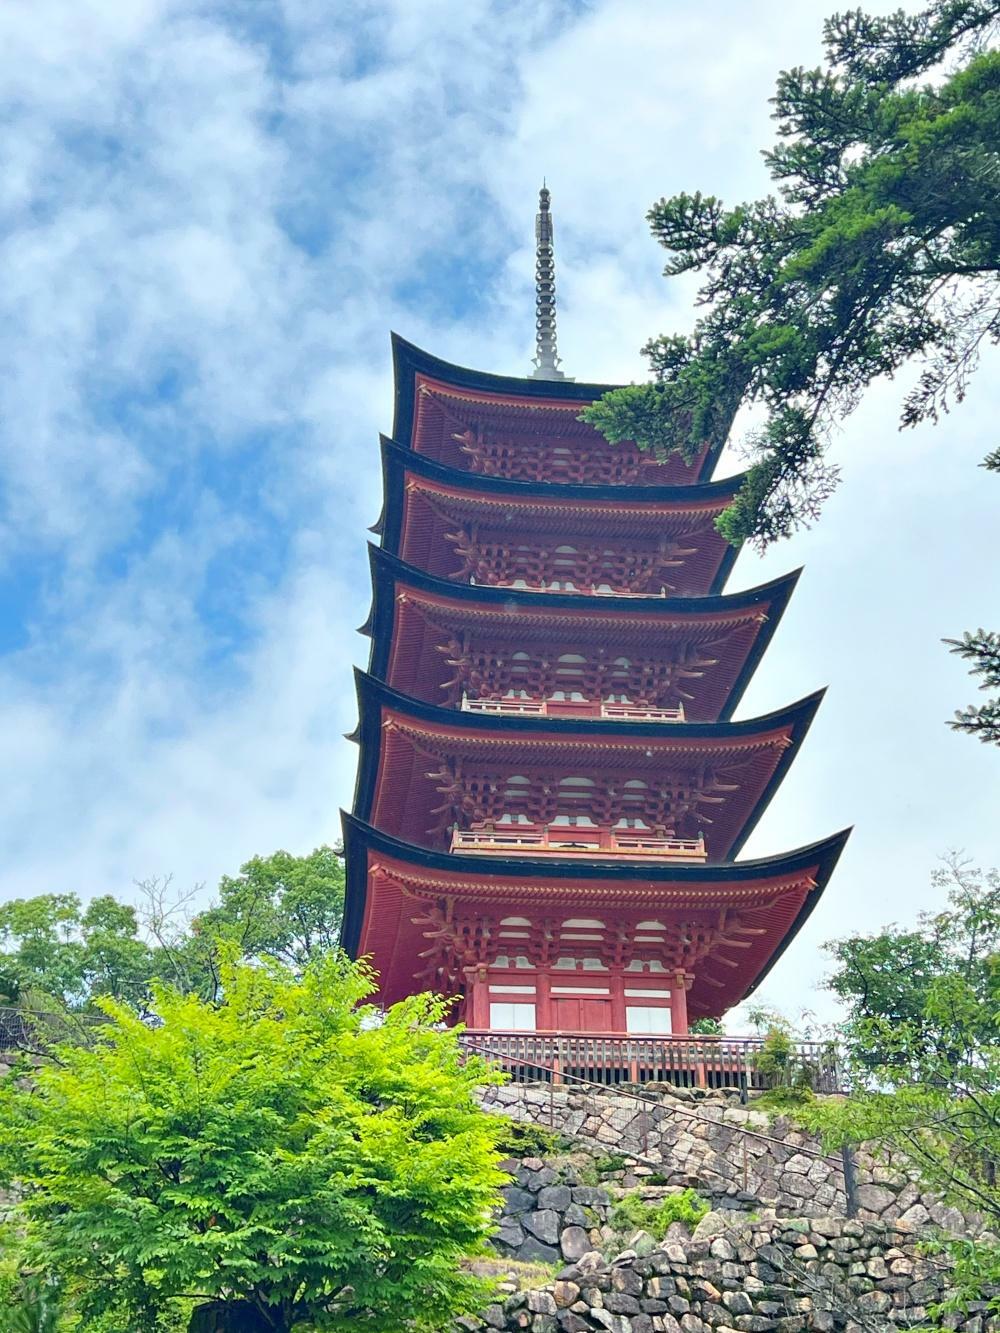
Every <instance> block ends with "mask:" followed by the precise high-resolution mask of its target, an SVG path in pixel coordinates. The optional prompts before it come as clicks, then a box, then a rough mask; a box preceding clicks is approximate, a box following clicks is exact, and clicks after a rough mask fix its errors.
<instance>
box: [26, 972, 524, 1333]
mask: <svg viewBox="0 0 1000 1333" xmlns="http://www.w3.org/2000/svg"><path fill="white" fill-rule="evenodd" d="M222 983H223V984H222V993H223V995H224V997H225V998H224V1002H223V1003H221V1004H218V1005H211V1004H208V1003H206V1002H205V1001H203V1000H201V999H199V998H198V997H196V996H191V995H188V996H184V995H181V994H180V993H179V992H177V991H176V990H173V989H171V988H167V987H162V986H156V987H155V988H154V995H155V1018H156V1021H155V1023H144V1022H142V1021H140V1020H139V1019H138V1018H137V1017H136V1016H135V1015H134V1014H133V1013H132V1012H131V1011H130V1010H129V1009H128V1008H126V1007H125V1006H124V1005H121V1004H117V1003H115V1002H113V1001H102V1002H101V1006H102V1008H103V1009H104V1010H105V1012H106V1014H107V1016H108V1023H107V1024H106V1026H104V1027H103V1028H102V1030H101V1032H100V1035H99V1039H98V1041H97V1043H96V1044H95V1045H94V1046H92V1047H90V1048H81V1047H75V1046H68V1045H67V1046H64V1047H61V1048H58V1049H57V1051H56V1055H57V1057H58V1063H53V1064H50V1065H47V1066H46V1067H44V1068H42V1069H40V1070H39V1071H38V1073H37V1075H36V1078H35V1080H34V1086H33V1087H32V1088H30V1089H27V1088H25V1087H24V1086H18V1083H17V1081H16V1080H13V1079H8V1080H7V1082H6V1085H5V1086H4V1088H3V1091H2V1100H0V1167H2V1176H3V1179H4V1180H5V1181H7V1182H14V1181H17V1182H18V1184H19V1188H20V1191H21V1192H20V1194H19V1196H18V1202H17V1204H16V1222H17V1224H18V1225H19V1226H21V1227H23V1229H24V1233H25V1242H24V1244H25V1251H26V1255H27V1256H28V1259H29V1261H30V1266H31V1268H32V1269H33V1270H34V1271H36V1272H38V1273H41V1274H49V1273H51V1274H52V1275H53V1276H54V1277H55V1278H57V1279H58V1280H59V1282H60V1284H61V1286H62V1287H63V1289H65V1290H72V1291H73V1292H74V1293H76V1294H77V1296H78V1300H79V1309H80V1313H81V1315H82V1317H83V1320H84V1326H85V1327H89V1326H90V1325H89V1324H87V1323H86V1321H87V1320H88V1319H102V1318H103V1319H105V1320H108V1321H109V1322H108V1324H107V1327H108V1328H115V1329H117V1328H119V1327H120V1328H121V1329H123V1330H124V1329H135V1328H143V1329H150V1330H153V1329H155V1328H157V1327H159V1325H158V1323H157V1320H158V1319H167V1318H171V1319H173V1318H176V1314H177V1308H178V1303H179V1302H180V1303H183V1302H186V1303H187V1306H191V1305H195V1306H201V1307H202V1308H201V1309H200V1310H198V1309H196V1311H195V1313H194V1314H193V1316H192V1324H191V1327H192V1329H195V1328H205V1327H218V1328H232V1329H235V1328H237V1327H245V1328H253V1327H259V1328H262V1329H267V1330H270V1331H271V1333H287V1331H288V1330H293V1329H300V1328H310V1329H311V1328H316V1329H319V1328H329V1329H338V1328H346V1327H348V1326H349V1325H351V1324H352V1323H354V1322H355V1321H357V1320H363V1321H364V1324H365V1327H367V1328H370V1329H371V1330H372V1331H373V1333H378V1330H389V1329H398V1328H399V1327H401V1326H402V1325H404V1324H405V1325H406V1326H407V1327H411V1328H413V1329H414V1330H421V1329H428V1330H429V1329H439V1328H444V1327H445V1326H446V1325H447V1324H448V1322H449V1321H450V1319H452V1318H453V1317H454V1316H455V1315H456V1314H458V1313H461V1312H463V1311H465V1310H467V1309H469V1308H471V1307H472V1306H473V1305H474V1304H475V1302H476V1301H477V1300H479V1299H481V1298H482V1296H483V1289H482V1284H481V1282H480V1281H479V1280H477V1279H475V1278H473V1277H471V1276H470V1275H469V1274H468V1273H467V1272H466V1271H465V1270H464V1269H463V1267H462V1264H461V1260H462V1258H463V1257H464V1256H466V1255H469V1254H473V1253H475V1252H476V1251H477V1250H479V1249H480V1247H481V1246H482V1244H483V1243H484V1240H485V1238H486V1236H487V1235H488V1232H489V1229H490V1209H491V1207H492V1206H493V1205H494V1204H495V1203H496V1202H497V1190H498V1187H499V1186H500V1185H501V1184H502V1183H503V1182H504V1181H505V1179H506V1177H505V1176H504V1175H503V1174H502V1173H501V1172H500V1171H499V1169H498V1166H497V1162H498V1153H497V1151H496V1148H495V1142H496V1139H497V1136H498V1134H499V1133H500V1132H501V1130H502V1128H503V1125H502V1122H500V1121H499V1120H497V1119H494V1118H493V1117H490V1116H488V1115H487V1114H486V1113H484V1112H482V1111H481V1110H480V1109H479V1108H478V1107H477V1105H476V1104H475V1101H474V1096H473V1094H474V1090H475V1087H476V1085H477V1084H478V1083H481V1082H483V1081H489V1079H490V1077H491V1076H490V1075H489V1072H488V1071H487V1069H486V1068H485V1066H483V1065H482V1064H481V1062H479V1061H477V1060H475V1059H466V1058H465V1057H464V1056H463V1053H462V1051H461V1049H460V1047H459V1045H458V1041H457V1039H456V1034H455V1032H454V1031H453V1030H449V1029H447V1028H444V1027H443V1023H442V1020H443V1019H444V1018H445V1016H446V1013H447V1009H448V1002H447V1001H445V1000H442V999H440V998H438V997H433V996H426V995H425V996H417V997H414V998H411V999H408V1000H406V1001H404V1002H402V1003H401V1004H398V1005H395V1006H393V1007H392V1008H391V1009H390V1010H389V1011H388V1012H387V1013H386V1014H385V1016H384V1019H381V1021H380V1019H379V1016H378V1015H377V1014H376V1011H375V1010H373V1009H372V1008H371V1007H370V1006H366V1005H364V1004H362V1003H361V1002H362V1001H363V1000H364V999H365V997H366V996H367V995H369V994H370V993H371V992H372V990H373V982H372V978H371V975H370V973H369V972H368V971H367V970H366V969H365V968H364V967H363V966H361V965H358V964H351V963H348V962H347V961H346V960H344V959H343V958H342V957H341V956H339V955H337V954H334V953H327V954H325V955H323V956H321V957H319V958H317V959H315V960H313V961H312V962H310V963H309V964H308V965H307V966H306V967H305V969H304V970H303V972H302V975H301V976H296V974H295V973H293V971H292V970H291V969H289V968H288V967H286V966H283V965H282V964H280V963H278V962H276V961H267V960H264V961H261V962H257V963H254V964H250V963H246V962H227V963H225V964H224V965H223V969H222ZM206 1319H208V1320H209V1322H207V1323H206ZM116 1320H117V1321H118V1322H117V1323H116V1322H115V1321H116Z"/></svg>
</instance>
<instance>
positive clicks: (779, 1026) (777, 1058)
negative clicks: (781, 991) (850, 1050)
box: [751, 1022, 817, 1092]
mask: <svg viewBox="0 0 1000 1333" xmlns="http://www.w3.org/2000/svg"><path fill="white" fill-rule="evenodd" d="M751 1062H752V1064H753V1067H754V1069H755V1070H756V1071H757V1073H758V1074H761V1075H763V1077H764V1078H765V1079H766V1080H767V1085H768V1090H769V1091H774V1090H776V1089H778V1088H785V1089H795V1090H798V1091H806V1092H808V1091H811V1089H812V1086H813V1083H814V1082H815V1080H816V1072H817V1071H816V1066H815V1065H813V1064H810V1062H809V1061H808V1060H804V1059H803V1058H802V1056H801V1055H800V1054H799V1052H798V1051H797V1050H796V1048H795V1040H794V1038H793V1037H792V1034H791V1032H790V1031H789V1030H788V1028H787V1027H786V1026H785V1025H784V1024H783V1023H780V1022H776V1023H774V1024H773V1025H772V1026H771V1027H769V1028H768V1030H767V1033H766V1035H765V1037H764V1041H763V1044H762V1045H761V1048H760V1050H759V1051H755V1052H754V1054H753V1055H752V1056H751Z"/></svg>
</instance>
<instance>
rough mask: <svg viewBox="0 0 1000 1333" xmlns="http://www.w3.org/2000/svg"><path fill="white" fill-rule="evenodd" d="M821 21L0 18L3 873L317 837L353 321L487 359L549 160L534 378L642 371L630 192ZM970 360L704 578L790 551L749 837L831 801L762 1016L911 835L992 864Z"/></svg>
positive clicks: (466, 14)
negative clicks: (820, 853) (972, 702)
mask: <svg viewBox="0 0 1000 1333" xmlns="http://www.w3.org/2000/svg"><path fill="white" fill-rule="evenodd" d="M875 7H880V8H883V9H886V8H891V7H895V6H894V5H891V6H889V5H882V6H875ZM827 8H828V5H827V3H822V4H819V3H814V2H813V0H808V3H802V4H800V5H797V6H794V7H789V6H787V5H786V4H783V3H777V2H773V0H757V3H755V4H754V5H752V6H748V5H746V4H743V3H736V2H735V0H716V3H714V4H713V5H711V6H692V5H690V4H683V3H680V2H679V0H665V2H664V3H662V4H660V5H659V6H650V5H649V4H648V3H638V2H634V0H606V2H604V3H601V2H599V0H595V2H594V3H586V4H584V3H577V4H572V3H556V2H554V0H550V2H549V3H546V0H534V2H532V3H528V2H527V0H524V2H522V0H496V2H495V3H485V2H481V3H480V2H477V0H463V2H462V3H458V0H370V2H369V0H359V2H353V0H348V2H347V3H344V4H340V5H336V6H331V5H329V4H326V3H322V2H321V0H252V3H249V4H225V3H218V2H214V0H202V2H201V3H198V2H197V0H188V2H186V0H130V3H128V4H127V5H126V4H122V3H121V0H32V2H31V3H28V2H27V0H9V2H8V3H7V4H6V5H4V6H3V7H2V8H0V52H2V54H0V67H2V69H0V89H2V115H3V119H4V122H5V134H4V145H5V164H4V170H3V171H2V172H0V247H2V264H3V272H4V282H3V284H2V289H0V303H2V304H3V307H4V310H3V316H4V317H3V320H2V323H0V357H2V360H3V367H2V373H0V441H2V448H3V452H4V464H3V471H2V488H0V580H2V582H0V586H2V590H3V599H4V600H3V606H4V614H3V617H2V622H0V654H2V655H0V709H2V711H3V717H2V719H0V721H2V726H0V753H2V762H3V767H4V771H5V772H6V774H7V776H8V782H7V797H6V799H5V801H4V802H3V808H2V811H0V843H2V846H3V848H4V855H3V857H2V866H0V876H2V879H0V894H2V895H3V896H5V897H9V896H15V895H23V894H29V893H35V892H43V891H50V890H52V891H54V890H73V891H76V892H79V893H80V894H82V895H84V896H87V895H89V894H92V893H97V892H108V891H110V892H114V893H117V894H120V895H126V896H127V895H129V894H130V893H132V892H133V881H134V880H136V879H139V878H144V877H147V876H150V875H156V874H160V875H162V874H167V873H172V874H173V876H174V882H175V883H176V884H177V885H178V886H179V887H183V888H187V887H189V886H192V885H194V884H198V883H205V884H207V885H209V886H211V885H212V884H213V883H214V882H215V881H216V880H217V879H218V877H219V875H220V874H222V873H224V872H232V871H234V870H235V869H236V868H237V867H238V866H239V864H240V863H241V862H242V861H243V860H245V859H246V858H247V857H248V856H250V855H252V854H254V853H256V852H262V853H266V852H269V851H271V850H273V849H275V848H277V847H286V848H288V849H290V850H293V851H306V850H308V849H310V848H311V847H312V846H314V845H316V844H317V843H320V842H323V841H332V840H333V839H334V838H335V837H336V836H337V832H338V815H337V811H338V808H339V806H340V805H342V804H348V803H349V801H350V794H351V787H352V781H353V769H354V763H355V754H354V750H353V747H351V746H350V745H349V744H348V743H347V742H345V741H344V740H343V739H342V734H343V733H344V732H345V731H348V730H350V729H351V726H352V724H353V718H354V702H353V698H352V689H351V677H350V666H351V663H352V662H354V661H360V660H362V659H363V656H364V650H365V644H364V641H363V640H362V639H361V638H360V637H359V636H357V635H356V634H355V633H354V627H355V626H357V625H358V624H360V623H361V622H362V621H363V620H364V618H365V614H366V610H367V600H368V599H367V559H366V554H365V542H366V539H367V534H366V528H367V526H368V524H370V523H371V522H372V521H373V520H374V518H375V517H376V515H377V513H378V509H379V485H380V478H379V473H378V466H377V433H378V431H379V430H388V429H389V428H390V426H391V417H392V393H391V379H390V365H389V330H390V328H395V329H397V330H398V331H399V332H400V333H401V334H403V335H404V336H405V337H407V338H409V339H411V340H412V341H414V342H417V343H418V344H420V345H422V346H424V347H426V348H427V349H428V350H430V351H433V352H435V353H437V354H438V355H440V356H444V357H446V358H449V359H452V360H455V361H458V362H461V363H464V364H471V365H475V366H477V367H480V368H482V369H488V370H496V371H500V372H504V373H509V374H518V373H524V372H526V371H527V369H528V366H529V360H530V356H531V350H532V349H531V336H532V327H533V310H532V287H531V283H532V231H533V219H534V210H535V199H536V192H537V188H538V185H539V183H540V180H541V177H542V175H543V174H544V175H546V176H547V177H548V181H549V185H550V187H551V189H552V191H553V201H554V208H555V217H556V240H557V262H558V273H557V278H558V287H559V301H560V313H559V320H560V349H561V352H562V355H563V357H564V361H565V365H566V369H567V370H568V372H569V373H570V374H574V375H576V376H578V377H579V378H581V379H596V380H624V381H627V380H629V379H636V378H640V377H641V376H642V375H643V374H644V366H643V362H642V359H641V357H640V356H639V353H638V348H639V347H640V345H641V344H642V342H643V341H644V340H645V339H646V338H647V337H648V336H649V335H651V334H652V333H654V332H658V331H667V330H674V329H683V328H684V327H686V325H687V324H688V322H689V320H690V317H691V307H690V300H691V294H692V293H691V287H690V286H689V285H686V284H685V283H673V284H671V285H668V284H666V283H665V282H664V281H663V280H662V278H661V277H660V269H661V266H662V260H661V256H660V253H659V252H658V250H657V248H656V246H655V245H654V244H653V242H652V241H651V240H650V239H649V237H648V234H647V231H646V226H645V223H644V220H643V218H644V213H645V210H646V209H647V208H648V206H649V205H650V203H651V202H653V200H654V199H656V198H658V197H659V196H660V195H662V194H669V193H671V192H673V191H675V190H679V189H683V188H687V189H694V188H700V189H703V190H705V191H711V192H714V193H718V194H721V195H722V196H723V197H725V198H727V199H735V198H738V197H741V196H744V197H745V196H751V195H756V194H759V193H761V192H762V191H763V190H764V189H766V184H767V182H766V177H765V174H764V171H763V167H762V164H761V161H760V157H759V149H760V148H762V147H764V146H765V145H766V144H767V143H768V142H769V141H770V137H771V128H770V124H769V121H768V116H767V112H768V108H767V104H766V99H767V97H768V96H769V95H770V93H771V91H772V89H773V81H774V75H775V73H776V71H777V69H778V68H779V67H781V66H786V65H790V64H795V63H809V62H812V61H814V60H816V58H817V57H818V54H819V34H820V22H821V19H822V16H823V15H824V13H825V12H826V10H827ZM995 369H996V364H995V360H994V362H993V364H992V366H990V365H987V366H986V368H985V369H984V372H983V374H982V375H981V376H980V378H979V381H978V382H977V383H976V385H975V387H974V389H973V391H972V393H971V394H970V397H969V399H968V401H967V402H966V403H965V404H963V405H962V407H961V408H960V409H959V410H958V411H957V412H956V413H955V414H954V415H953V416H952V417H951V418H949V419H947V420H946V421H945V422H944V424H943V425H941V426H939V427H938V428H937V429H936V430H931V429H929V428H928V429H926V430H921V431H919V432H916V433H913V432H911V433H908V434H906V435H899V434H898V433H897V431H896V428H895V409H896V405H897V403H898V401H899V398H900V397H901V394H902V392H903V389H904V387H905V386H904V385H902V384H896V385H889V386H885V387H883V388H879V389H878V390H876V391H875V392H873V393H872V394H871V395H870V396H869V398H868V399H867V400H866V401H865V403H864V405H863V406H862V408H861V410H860V411H859V412H858V413H857V414H856V416H855V417H854V418H853V419H852V421H851V422H850V423H849V425H848V426H847V427H846V428H845V430H844V431H843V433H842V436H841V437H840V438H839V439H838V441H837V450H838V454H839V459H840V462H841V463H842V464H843V467H844V484H843V486H842V488H841V490H840V491H839V492H838V494H837V496H836V497H835V498H834V500H833V501H832V502H831V504H830V505H829V507H828V511H827V514H826V516H825V518H824V520H823V521H822V522H821V524H820V525H819V526H818V527H817V528H816V529H815V530H814V531H813V532H811V533H807V534H804V535H802V536H800V537H798V538H796V539H795V540H794V541H793V542H790V543H785V544H784V545H783V546H781V547H780V548H776V549H775V550H773V551H771V552H769V553H768V555H767V557H766V558H765V559H760V558H759V557H757V556H756V555H754V554H752V553H750V552H746V553H744V554H743V555H742V556H741V558H740V561H739V563H738V565H737V570H736V573H735V575H734V577H733V579H732V581H731V584H730V586H731V587H733V588H737V587H744V586H747V585H749V584H752V583H756V582H760V581H761V580H763V579H765V578H769V577H772V576H774V575H776V574H778V573H780V572H782V571H783V570H786V569H788V568H789V567H791V566H794V565H798V564H801V563H804V564H805V565H806V573H805V576H804V578H803V579H802V581H801V583H800V585H799V588H798V590H797V593H796V596H795V598H794V599H793V603H792V606H791V608H790V610H789V612H788V614H787V616H786V619H785V621H784V623H783V625H782V627H781V629H780V631H779V633H778V634H777V636H776V638H775V640H774V642H773V644H772V647H771V649H770V651H769V653H768V656H767V657H766V658H765V661H764V663H763V665H762V666H761V668H760V670H759V671H758V674H757V678H756V681H755V683H754V685H753V687H752V689H751V691H750V692H749V693H748V695H747V697H746V699H745V701H744V705H743V708H742V715H743V716H749V715H751V714H752V713H755V712H763V711H766V710H768V709H770V708H774V707H778V706H780V705H783V704H786V703H788V702H790V701H791V700H793V699H795V698H798V697H801V696H802V695H803V694H806V693H809V692H811V691H812V690H813V689H814V688H816V687H817V686H819V685H821V684H827V685H829V687H830V691H829V694H828V697H827V699H826V701H825V702H824V705H823V708H822V709H821V712H820V716H819V719H818V721H817V723H816V724H815V726H814V728H813V731H812V733H811V734H810V736H809V738H808V741H807V743H806V746H805V748H804V750H803V752H802V754H801V756H800V758H799V760H798V762H797V763H796V765H795V766H794V767H793V769H792V771H791V773H790V775H789V777H788V779H787V781H786V782H785V785H784V787H783V789H782V791H781V793H780V794H779V795H778V797H777V798H776V799H775V801H774V803H773V805H772V808H771V810H770V811H769V813H768V815H767V817H766V818H765V819H764V820H763V821H762V822H761V825H760V827H759V829H758V831H757V833H756V834H755V835H754V838H753V840H752V843H751V845H750V846H749V847H748V849H747V850H748V854H761V853H764V852H767V851H779V850H782V849H785V848H788V847H791V846H795V845H798V844H800V843H803V842H807V841H810V840H812V839H814V838H817V837H821V836H823V835H825V834H826V833H828V832H831V831H833V830H834V829H835V828H838V827H841V826H843V825H844V824H848V823H854V824H856V826H857V828H856V833H855V835H854V838H853V840H852V843H851V846H850V848H849V851H848V853H847V854H846V856H845V858H844V860H843V862H842V864H841V867H840V869H839V870H838V873H837V876H836V878H835V880H834V882H833V884H832V885H831V888H830V889H829V891H828V894H827V896H826V899H825V901H824V903H823V905H822V907H821V908H820V909H819V910H818V911H817V913H816V914H815V916H814V918H813V921H812V922H811V923H810V925H809V927H808V928H807V930H806V932H805V933H804V934H803V936H802V938H801V940H800V941H799V942H798V943H797V944H796V946H795V948H794V949H793V950H792V951H791V952H790V953H789V954H788V955H787V956H786V958H785V960H783V962H782V964H781V968H780V969H779V971H778V972H776V974H775V977H774V979H773V982H771V983H769V985H768V987H767V995H768V997H769V998H771V999H773V1000H774V1001H776V1002H778V1003H780V1004H783V1005H784V1006H786V1007H787V1008H790V1009H795V1008H797V1007H799V1006H800V1005H812V1006H814V1007H815V1006H818V1005H820V1006H821V1005H822V1004H823V1003H824V1001H823V1000H822V998H821V997H819V996H817V995H815V994H814V993H812V991H811V987H812V986H813V983H814V981H815V980H816V978H817V977H818V976H820V975H821V974H822V971H823V967H824V963H823V959H822V956H821V954H820V953H819V950H818V945H819V943H820V942H821V941H822V940H824V939H827V938H830V937H831V936H833V935H836V934H838V933H842V932H843V931H845V930H849V929H853V928H864V929H872V928H874V927H876V926H877V925H878V924H880V923H881V922H882V921H884V920H888V919H899V920H904V919H908V918H909V917H910V916H911V915H912V914H913V912H915V911H916V910H917V909H918V908H919V907H929V906H933V904H934V897H933V893H932V891H931V889H930V887H929V882H928V877H929V872H930V870H931V868H932V867H933V865H934V864H935V858H936V857H937V856H938V855H939V854H940V853H942V852H944V851H946V850H947V849H949V848H952V847H964V848H966V849H967V850H968V852H969V853H970V854H971V855H972V856H974V857H975V858H977V859H979V860H980V861H983V862H985V863H992V862H995V861H996V859H997V848H996V842H997V831H998V823H1000V821H998V820H997V790H998V788H997V775H998V772H1000V759H998V758H997V755H996V752H995V751H991V750H988V749H987V748H986V747H983V746H980V745H978V744H977V743H976V742H974V741H972V740H969V739H965V738H962V737H959V736H956V735H953V734H952V733H950V732H949V731H948V730H947V729H946V728H945V727H944V726H943V724H942V720H943V719H944V718H946V717H947V716H948V715H949V714H950V712H951V710H952V708H953V707H955V706H957V705H959V704H962V703H965V702H967V701H968V700H969V699H970V698H971V697H972V695H973V693H974V691H973V689H972V686H971V683H970V682H968V681H967V679H966V677H965V676H964V673H963V669H962V667H961V665H960V664H959V663H958V662H956V661H955V660H953V659H951V658H949V657H948V655H947V654H946V653H945V652H944V650H943V649H942V648H941V647H940V646H939V644H938V640H939V638H940V637H941V636H942V635H945V634H955V633H957V632H959V631H960V630H961V629H963V628H965V627H973V626H975V625H977V624H979V623H985V624H988V625H995V624H996V623H997V620H998V618H1000V617H998V607H997V596H996V586H995V585H996V579H995V563H994V547H995V541H994V533H993V529H994V525H995V522H996V506H997V496H998V492H997V490H996V485H997V483H996V482H995V481H993V482H991V481H990V479H989V477H988V476H987V475H985V474H984V473H983V472H982V471H981V470H979V469H978V468H977V466H976V464H977V463H978V461H979V460H980V459H981V458H982V456H983V455H984V454H985V453H986V452H987V450H988V449H989V448H992V447H993V446H994V445H995V443H996V436H995V421H996V418H997V411H998V408H1000V391H998V390H997V389H996V388H995V387H994V386H993V385H991V383H990V371H991V370H993V371H995ZM994 378H995V377H994ZM740 466H741V463H740V460H739V458H738V457H737V456H735V455H733V456H732V457H727V458H726V459H724V461H723V468H722V470H724V471H735V470H737V469H738V468H739V467H740Z"/></svg>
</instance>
